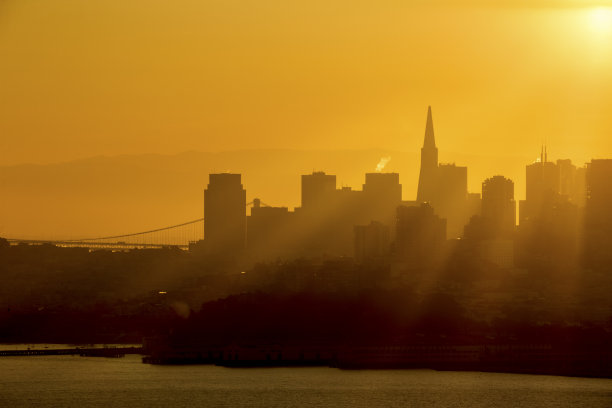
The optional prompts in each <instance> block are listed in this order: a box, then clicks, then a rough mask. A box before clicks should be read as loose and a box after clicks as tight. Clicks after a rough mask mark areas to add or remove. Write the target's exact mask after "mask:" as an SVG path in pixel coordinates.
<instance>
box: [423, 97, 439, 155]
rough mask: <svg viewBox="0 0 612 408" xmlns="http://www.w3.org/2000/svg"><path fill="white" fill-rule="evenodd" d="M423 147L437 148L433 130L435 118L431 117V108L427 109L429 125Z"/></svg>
mask: <svg viewBox="0 0 612 408" xmlns="http://www.w3.org/2000/svg"><path fill="white" fill-rule="evenodd" d="M423 147H424V148H426V147H428V148H432V147H433V148H435V147H436V138H435V136H434V128H433V117H432V115H431V106H428V107H427V124H426V125H425V140H424V141H423Z"/></svg>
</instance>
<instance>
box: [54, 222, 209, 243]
mask: <svg viewBox="0 0 612 408" xmlns="http://www.w3.org/2000/svg"><path fill="white" fill-rule="evenodd" d="M201 221H204V218H198V219H197V220H192V221H187V222H183V223H181V224H176V225H171V226H169V227H163V228H156V229H152V230H149V231H142V232H133V233H131V234H123V235H111V236H107V237H97V238H82V239H68V240H66V242H72V241H77V242H84V241H101V240H103V239H117V238H128V237H134V236H137V235H144V234H150V233H153V232H159V231H166V230H170V229H173V228H178V227H183V226H185V225H191V224H195V223H197V222H201Z"/></svg>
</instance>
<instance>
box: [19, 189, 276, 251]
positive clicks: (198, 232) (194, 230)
mask: <svg viewBox="0 0 612 408" xmlns="http://www.w3.org/2000/svg"><path fill="white" fill-rule="evenodd" d="M253 204H254V201H251V202H249V203H247V207H249V206H252V205H253ZM261 205H262V206H263V207H269V205H267V204H264V203H261ZM202 239H204V218H198V219H195V220H191V221H185V222H182V223H179V224H175V225H170V226H166V227H160V228H155V229H151V230H147V231H140V232H132V233H126V234H117V235H107V236H100V237H93V238H89V237H85V238H79V239H21V238H7V241H8V242H9V243H10V244H11V245H19V244H29V245H44V244H49V245H55V246H61V247H73V248H89V249H112V250H129V249H144V248H178V249H183V250H187V249H189V244H190V243H194V242H197V241H200V240H202Z"/></svg>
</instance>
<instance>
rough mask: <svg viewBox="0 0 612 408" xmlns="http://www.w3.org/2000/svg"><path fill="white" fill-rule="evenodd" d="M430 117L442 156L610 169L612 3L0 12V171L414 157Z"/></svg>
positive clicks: (20, 5) (148, 0)
mask: <svg viewBox="0 0 612 408" xmlns="http://www.w3.org/2000/svg"><path fill="white" fill-rule="evenodd" d="M491 4H494V5H495V6H492V5H491ZM606 6H610V8H608V7H606ZM430 104H431V105H432V106H433V111H434V122H435V128H436V135H437V141H438V147H439V148H440V156H441V159H442V160H447V161H452V160H453V153H463V154H475V155H487V156H517V157H532V156H533V158H534V159H535V157H536V156H537V154H538V152H539V148H540V144H541V142H542V141H543V140H545V139H546V140H547V142H548V145H549V156H550V157H552V158H558V157H569V158H573V159H575V161H577V162H578V163H583V162H584V161H587V160H589V159H590V158H591V157H612V2H611V1H578V0H576V1H563V0H558V1H554V0H549V1H538V0H529V1H526V0H525V1H520V0H519V1H510V0H506V1H495V0H491V1H484V0H482V1H465V2H462V1H412V2H411V1H408V0H406V1H398V0H379V1H359V0H350V1H349V0H339V1H329V0H308V1H301V0H300V1H280V0H278V1H277V0H242V1H232V0H218V1H202V0H175V1H159V0H129V1H127V0H89V1H83V0H45V1H42V0H14V1H13V0H0V165H8V164H18V163H26V162H27V163H50V162H59V161H65V160H72V159H76V158H84V157H89V156H95V155H116V154H132V153H178V152H182V151H187V150H198V151H224V150H232V149H243V148H247V149H251V148H298V149H337V148H343V149H345V148H349V149H361V148H373V147H380V148H383V149H394V150H400V151H417V150H418V149H419V148H420V145H421V143H422V137H423V131H424V125H425V113H426V109H427V105H430ZM462 164H468V165H469V163H462Z"/></svg>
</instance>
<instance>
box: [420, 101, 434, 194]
mask: <svg viewBox="0 0 612 408" xmlns="http://www.w3.org/2000/svg"><path fill="white" fill-rule="evenodd" d="M437 174H438V148H437V147H436V140H435V137H434V128H433V118H432V115H431V106H429V107H428V108H427V124H426V125H425V140H424V141H423V147H422V148H421V171H420V173H419V186H418V190H417V201H419V202H432V201H433V200H435V195H436V184H437Z"/></svg>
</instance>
